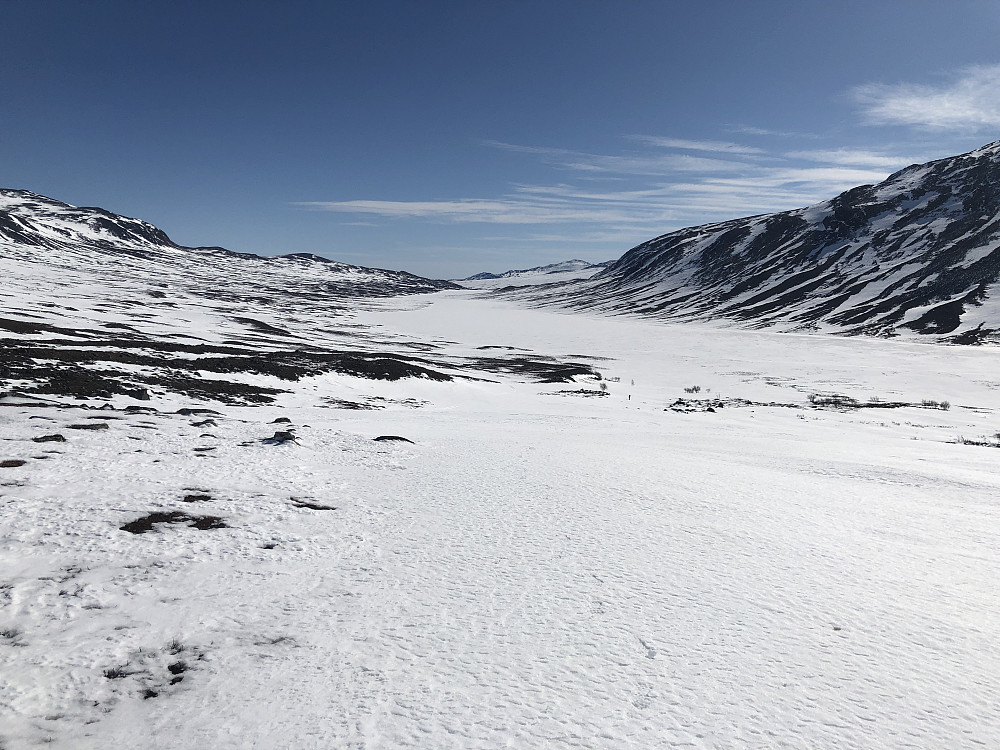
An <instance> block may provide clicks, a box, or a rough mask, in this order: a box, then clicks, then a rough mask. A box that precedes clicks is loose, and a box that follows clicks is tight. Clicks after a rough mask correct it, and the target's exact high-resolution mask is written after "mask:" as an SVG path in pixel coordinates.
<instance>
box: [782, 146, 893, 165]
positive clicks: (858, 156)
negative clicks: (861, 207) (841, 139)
mask: <svg viewBox="0 0 1000 750" xmlns="http://www.w3.org/2000/svg"><path fill="white" fill-rule="evenodd" d="M785 156H786V157H788V158H789V159H805V160H806V161H814V162H822V163H825V164H838V165H843V166H851V167H871V168H874V169H899V168H900V167H905V166H906V165H907V164H909V163H910V162H909V160H908V159H906V158H901V157H899V156H889V155H887V154H884V153H880V152H877V151H859V150H852V149H846V148H838V149H810V150H807V151H788V152H786V153H785Z"/></svg>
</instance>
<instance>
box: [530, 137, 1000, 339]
mask: <svg viewBox="0 0 1000 750" xmlns="http://www.w3.org/2000/svg"><path fill="white" fill-rule="evenodd" d="M998 281H1000V142H997V143H992V144H990V145H987V146H984V147H983V148H980V149H978V150H976V151H973V152H971V153H968V154H963V155H961V156H956V157H952V158H948V159H941V160H939V161H933V162H930V163H927V164H920V165H914V166H910V167H907V168H906V169H903V170H901V171H900V172H897V173H895V174H893V175H891V176H890V177H889V178H888V179H886V180H885V181H884V182H882V183H880V184H878V185H864V186H861V187H857V188H854V189H853V190H849V191H847V192H845V193H842V194H841V195H839V196H837V197H836V198H833V199H832V200H828V201H824V202H822V203H818V204H816V205H814V206H810V207H809V208H803V209H798V210H794V211H784V212H782V213H777V214H771V215H764V216H754V217H750V218H746V219H736V220H733V221H726V222H722V223H718V224H707V225H704V226H699V227H693V228H690V229H683V230H680V231H677V232H672V233H670V234H666V235H663V236H661V237H657V238H656V239H653V240H650V241H648V242H645V243H643V244H641V245H639V246H638V247H635V248H633V249H632V250H630V251H628V252H627V253H626V254H625V255H623V256H622V257H621V258H620V259H619V260H618V261H617V262H615V263H613V264H611V265H610V266H609V267H608V268H607V269H605V270H604V271H602V272H601V273H599V274H597V275H596V276H594V277H593V278H592V279H589V280H585V281H578V282H574V283H571V284H568V285H566V286H564V287H558V288H541V289H537V290H525V291H522V292H515V293H517V294H521V295H522V296H530V297H532V298H533V299H535V300H537V301H544V302H555V303H558V304H566V305H571V306H574V307H580V308H586V309H595V310H605V311H612V312H635V313H642V314H647V315H654V316H657V317H660V318H663V319H668V320H711V319H723V320H731V321H738V322H741V323H743V324H747V325H752V326H767V325H777V326H779V327H781V328H783V329H786V330H787V329H815V328H818V329H830V330H836V331H842V332H847V333H866V334H876V335H898V334H902V333H914V332H915V333H920V334H927V335H931V336H933V337H935V338H942V339H946V340H950V341H956V342H965V343H973V342H979V341H987V340H998V339H1000V284H998Z"/></svg>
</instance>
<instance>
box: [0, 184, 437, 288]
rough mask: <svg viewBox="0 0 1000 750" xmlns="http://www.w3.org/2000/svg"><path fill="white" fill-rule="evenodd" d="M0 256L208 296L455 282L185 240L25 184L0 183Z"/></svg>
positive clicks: (432, 285) (299, 255)
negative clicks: (187, 244)
mask: <svg viewBox="0 0 1000 750" xmlns="http://www.w3.org/2000/svg"><path fill="white" fill-rule="evenodd" d="M0 258H6V259H13V260H19V261H22V262H25V263H43V264H46V265H49V266H51V267H52V268H59V267H65V268H70V269H72V270H74V271H79V270H81V269H90V270H92V271H94V272H98V273H101V272H113V273H114V274H116V275H119V276H120V275H122V274H129V273H131V274H134V277H135V279H136V280H139V279H144V278H149V279H152V280H154V281H155V283H156V284H157V285H159V286H169V285H174V286H175V287H180V288H185V289H189V290H192V291H197V290H199V289H200V290H202V291H203V292H204V293H206V294H210V295H212V296H219V295H222V296H232V295H243V296H249V297H252V296H255V295H257V296H261V295H267V294H268V293H273V292H276V291H279V290H280V291H282V292H285V293H287V294H289V295H291V296H292V297H293V298H300V299H301V298H310V299H312V300H313V301H318V300H321V299H329V300H339V299H343V298H344V297H387V296H393V295H397V294H417V293H422V292H433V291H437V290H440V289H453V288H456V287H455V285H454V284H452V283H451V282H448V281H434V280H430V279H424V278H421V277H419V276H414V275H413V274H410V273H405V272H403V271H386V270H382V269H373V268H364V267H361V266H352V265H348V264H346V263H338V262H336V261H332V260H327V259H326V258H322V257H320V256H318V255H310V254H307V253H296V254H292V255H284V256H280V257H276V258H268V257H262V256H259V255H251V254H249V253H237V252H232V251H230V250H226V249H224V248H221V247H184V246H181V245H177V244H175V243H174V242H173V241H171V239H170V238H169V237H168V236H167V235H166V234H165V233H164V232H163V231H161V230H159V229H157V228H156V227H154V226H153V225H151V224H147V223H146V222H144V221H140V220H139V219H130V218H127V217H125V216H119V215H117V214H113V213H111V212H110V211H105V210H104V209H102V208H79V207H76V206H71V205H69V204H67V203H62V202H61V201H57V200H53V199H52V198H46V197H45V196H42V195H38V194H37V193H32V192H29V191H27V190H7V189H0Z"/></svg>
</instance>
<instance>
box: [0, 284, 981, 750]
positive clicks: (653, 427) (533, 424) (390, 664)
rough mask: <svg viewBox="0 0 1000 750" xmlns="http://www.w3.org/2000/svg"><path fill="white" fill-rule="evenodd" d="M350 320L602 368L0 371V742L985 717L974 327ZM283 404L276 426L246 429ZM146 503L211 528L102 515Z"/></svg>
mask: <svg viewBox="0 0 1000 750" xmlns="http://www.w3.org/2000/svg"><path fill="white" fill-rule="evenodd" d="M354 322H355V323H356V324H361V325H363V326H364V327H365V329H367V330H375V329H377V334H378V337H379V338H380V339H382V340H384V341H386V342H388V344H387V346H388V345H391V342H392V341H393V340H394V339H396V340H398V341H400V342H413V341H418V342H425V343H427V344H428V345H433V346H434V347H437V348H438V350H439V351H441V352H443V353H446V354H448V355H453V356H455V357H456V358H459V357H468V356H474V355H475V354H476V353H479V354H480V355H482V354H483V353H484V352H485V353H490V352H492V353H496V352H507V353H510V352H514V353H517V352H518V351H521V350H530V351H531V352H533V353H536V354H541V355H552V356H554V357H558V358H560V359H566V360H578V361H580V360H583V359H584V358H588V359H586V361H588V362H590V363H592V364H593V365H594V366H595V367H596V368H597V369H598V370H600V371H601V373H602V374H603V377H604V379H605V380H604V381H603V383H604V384H605V385H606V387H607V391H606V395H596V394H598V393H603V391H601V390H600V383H598V382H597V381H595V380H593V379H590V378H580V381H581V382H578V383H575V384H573V383H569V384H567V383H556V384H540V383H538V382H534V381H532V380H531V379H529V378H526V377H522V376H517V375H496V374H491V373H481V374H477V373H475V372H470V371H465V372H464V374H465V375H469V376H477V375H478V377H480V378H481V379H469V378H458V379H456V380H454V381H452V382H433V381H430V380H424V379H412V378H411V379H405V380H400V381H396V382H386V381H375V380H365V379H361V378H354V377H349V376H346V375H339V374H325V375H320V376H316V377H312V378H304V379H302V380H300V381H298V382H297V383H294V384H292V385H291V386H289V385H288V384H287V383H284V384H283V387H285V388H291V389H292V392H290V393H285V394H281V395H279V397H278V400H277V401H276V402H275V403H274V404H271V405H265V406H258V407H240V406H227V405H220V404H217V403H214V402H193V401H190V400H183V399H181V398H180V397H179V396H170V395H154V398H153V400H152V401H149V402H137V401H133V400H131V399H129V398H127V397H124V396H122V397H117V396H116V397H114V398H113V399H112V404H113V405H114V406H115V407H116V409H114V410H98V409H85V408H83V407H84V406H86V405H88V402H86V401H75V402H72V404H71V408H56V406H55V405H54V404H50V405H48V406H46V405H42V406H39V405H38V403H39V402H40V401H42V400H43V398H35V399H23V398H22V399H18V398H8V399H6V400H5V401H4V405H3V406H2V408H0V460H5V461H7V462H9V463H17V462H18V461H25V463H24V464H23V465H18V466H5V467H3V468H0V508H2V515H0V746H2V747H3V748H5V750H19V749H20V748H28V747H35V746H37V745H43V744H44V745H46V746H48V747H53V748H74V749H76V748H108V747H129V748H132V747H136V748H138V747H141V748H297V749H299V748H301V749H305V748H397V747H399V748H402V747H414V748H498V747H512V748H571V747H575V748H654V747H675V746H677V747H693V748H821V747H822V748H875V747H887V748H889V747H891V748H946V747H947V748H965V747H984V748H990V747H998V746H1000V687H998V681H997V679H996V676H997V674H1000V647H998V643H1000V615H998V613H1000V588H998V586H997V581H998V580H1000V477H998V474H997V471H996V466H997V459H998V458H1000V450H998V449H997V448H994V447H991V446H990V445H968V444H962V443H960V442H957V441H958V439H959V438H960V437H964V438H967V439H974V440H977V441H978V442H985V443H989V442H990V441H991V440H992V436H993V435H994V433H996V432H997V431H998V430H1000V423H998V418H997V414H998V411H997V410H998V409H1000V375H998V372H1000V370H998V367H997V364H998V356H1000V353H998V352H997V350H996V349H994V348H987V347H969V348H961V347H947V346H939V345H927V344H920V343H913V342H902V341H894V340H873V339H861V338H838V337H832V336H822V335H793V334H774V333H768V332H766V331H747V330H733V329H722V328H712V327H708V326H703V325H676V324H674V325H671V324H663V323H657V322H651V321H645V320H638V319H632V318H628V317H614V318H610V317H605V318H602V317H598V316H590V315H584V314H578V313H565V312H556V311H551V310H537V309H522V308H518V307H516V306H514V305H513V303H510V302H503V301H497V300H494V299H490V298H489V297H487V296H483V295H482V293H481V292H477V291H457V292H443V293H439V294H435V295H424V296H418V297H406V298H392V299H387V300H381V301H377V302H372V301H369V302H366V310H365V311H364V312H361V313H358V314H357V315H356V317H355V318H354ZM358 330H362V329H360V328H359V329H358ZM480 347H511V348H510V349H488V350H487V349H480ZM456 361H457V360H456ZM265 380H266V379H265V378H263V376H262V377H261V380H260V382H265ZM694 386H698V387H699V388H700V389H701V391H700V392H698V393H695V392H693V391H691V392H686V391H685V389H692V388H693V387H694ZM814 393H819V394H830V393H837V394H844V395H848V396H851V397H853V398H855V399H858V400H859V401H860V402H861V403H865V404H867V403H868V402H869V399H871V398H873V397H874V398H877V399H881V401H882V402H892V401H898V402H910V403H914V404H920V403H921V402H922V401H923V400H925V399H926V400H933V401H945V400H947V401H949V402H950V404H951V408H950V409H949V410H943V409H940V408H928V407H922V406H904V407H899V408H879V407H873V408H854V409H836V408H817V407H816V406H815V405H813V404H811V403H810V401H809V400H808V396H809V394H814ZM679 398H681V399H686V400H687V401H686V402H684V403H682V404H679V405H677V406H676V407H675V408H677V409H678V410H677V411H674V410H671V409H670V408H669V407H670V406H671V405H672V404H675V402H676V401H677V399H679ZM331 399H333V400H331ZM338 399H339V400H340V401H337V400H338ZM51 400H52V401H55V400H56V399H51ZM716 400H718V401H719V402H720V403H721V405H717V406H716V407H713V408H714V409H715V410H714V411H707V408H708V407H709V406H712V404H714V403H716ZM345 401H350V402H355V403H362V404H367V405H371V406H378V407H382V408H377V409H356V410H348V409H340V408H333V407H334V406H335V405H336V404H338V403H343V402H345ZM747 402H749V403H747ZM17 404H22V405H20V406H19V405H17ZM28 404H34V405H28ZM765 404H767V405H765ZM90 405H91V406H98V405H99V403H98V402H94V403H93V404H90ZM129 405H131V406H152V407H155V409H156V410H157V411H134V410H133V411H132V412H125V411H124V407H126V406H129ZM182 407H187V408H192V407H194V408H203V409H212V410H214V411H216V412H218V413H217V414H178V413H176V412H177V410H178V409H180V408H182ZM100 417H111V418H110V419H95V418H100ZM281 417H285V418H288V419H289V420H291V421H290V425H291V428H292V430H293V432H294V434H295V435H296V441H293V442H286V443H284V444H280V445H279V444H269V443H266V442H263V439H265V438H268V437H270V436H271V435H272V434H273V433H274V432H275V431H281V430H286V429H288V428H289V425H287V424H283V423H277V424H275V423H272V422H273V420H275V419H276V418H281ZM206 419H207V420H211V422H207V423H206V422H205V420H206ZM98 422H104V423H107V424H108V425H109V429H101V430H78V429H68V428H69V426H70V425H74V424H87V423H90V424H93V423H98ZM55 433H59V434H62V435H64V436H65V438H66V442H48V443H36V442H32V438H36V437H41V436H44V435H47V434H55ZM381 435H394V436H401V437H405V438H407V439H409V440H411V441H413V442H412V443H408V442H402V441H383V442H376V441H374V440H372V438H374V437H377V436H381ZM198 449H203V450H198ZM192 497H194V498H197V499H191V498H192ZM185 498H188V501H185ZM309 506H313V507H309ZM315 507H319V508H324V509H314V508H315ZM171 511H174V512H183V513H187V514H190V515H191V516H216V517H219V518H220V519H222V520H221V522H222V523H224V524H226V525H225V527H222V528H207V529H198V528H194V527H192V526H190V525H187V524H185V523H160V524H157V525H156V526H155V527H154V528H153V530H151V531H149V532H148V533H142V534H133V533H129V532H128V531H126V530H123V529H121V527H122V526H123V525H127V524H128V523H129V522H132V521H135V520H136V519H139V518H141V517H143V516H145V515H146V514H148V513H151V512H171ZM209 525H210V524H209ZM177 678H181V679H179V680H178V679H177Z"/></svg>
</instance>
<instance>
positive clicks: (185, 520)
mask: <svg viewBox="0 0 1000 750" xmlns="http://www.w3.org/2000/svg"><path fill="white" fill-rule="evenodd" d="M159 524H185V525H186V526H188V527H190V528H193V529H198V530H199V531H206V530H208V529H224V528H226V522H225V521H224V520H223V519H222V518H221V517H219V516H192V515H188V514H187V513H182V512H180V511H176V510H171V511H166V512H157V513H149V514H147V515H145V516H143V517H142V518H137V519H135V520H134V521H129V522H128V523H127V524H125V525H124V526H121V527H120V528H121V530H122V531H127V532H129V533H130V534H145V533H146V532H148V531H153V530H154V529H155V528H156V527H157V526H158V525H159Z"/></svg>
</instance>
